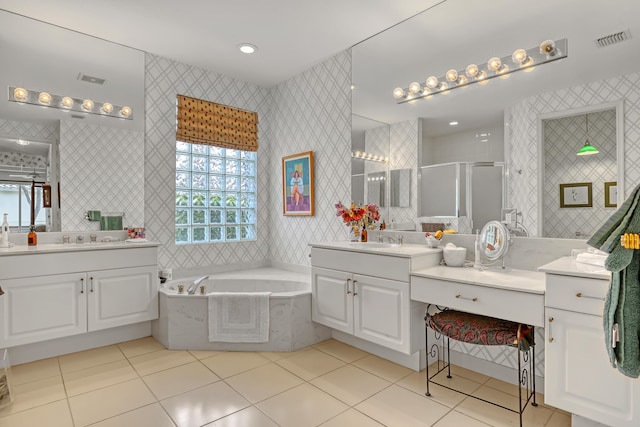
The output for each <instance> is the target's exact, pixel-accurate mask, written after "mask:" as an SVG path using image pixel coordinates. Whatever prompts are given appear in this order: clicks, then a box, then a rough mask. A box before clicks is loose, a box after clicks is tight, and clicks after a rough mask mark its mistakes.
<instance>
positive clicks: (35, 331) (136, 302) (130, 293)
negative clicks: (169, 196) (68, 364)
mask: <svg viewBox="0 0 640 427" xmlns="http://www.w3.org/2000/svg"><path fill="white" fill-rule="evenodd" d="M156 259H157V249H156V247H144V248H142V247H141V248H124V247H123V248H122V249H115V248H109V249H108V250H78V251H68V250H67V251H65V252H47V251H44V250H43V251H38V252H33V253H27V254H18V255H15V256H14V255H12V256H8V255H3V256H0V271H2V272H3V275H2V277H3V278H2V279H1V280H0V287H1V288H2V290H3V292H4V294H3V295H1V296H0V322H1V323H0V347H14V346H19V345H23V344H30V343H35V342H40V341H46V340H51V339H55V338H61V337H66V336H71V335H76V334H81V333H85V332H90V331H97V330H101V329H106V328H112V327H116V326H122V325H128V324H132V323H137V322H143V321H147V320H152V319H156V318H157V317H158V302H157V301H158V296H157V293H158V278H157V276H158V272H157V261H156Z"/></svg>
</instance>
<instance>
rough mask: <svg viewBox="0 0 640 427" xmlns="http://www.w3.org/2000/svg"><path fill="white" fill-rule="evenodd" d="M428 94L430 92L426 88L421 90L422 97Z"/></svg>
mask: <svg viewBox="0 0 640 427" xmlns="http://www.w3.org/2000/svg"><path fill="white" fill-rule="evenodd" d="M430 93H431V91H430V90H429V88H426V87H425V88H424V89H423V90H422V96H427V95H429V94H430Z"/></svg>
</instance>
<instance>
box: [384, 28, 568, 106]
mask: <svg viewBox="0 0 640 427" xmlns="http://www.w3.org/2000/svg"><path fill="white" fill-rule="evenodd" d="M567 48H568V42H567V39H566V38H565V39H559V40H545V41H543V42H542V43H540V45H539V46H536V47H532V48H529V49H516V50H515V51H514V52H513V54H511V55H507V56H504V57H502V58H498V57H497V56H496V57H493V58H491V59H489V60H488V61H487V62H485V63H484V64H479V65H478V64H469V65H468V66H467V67H466V68H464V69H463V70H456V69H453V68H452V69H450V70H449V71H447V72H446V74H445V75H444V76H443V77H440V78H438V77H436V76H429V77H427V78H426V80H425V82H424V83H419V82H417V81H416V82H413V83H410V84H409V86H408V87H407V88H406V89H403V88H401V87H397V88H395V89H394V90H393V97H394V98H395V99H397V100H398V104H403V103H405V102H409V103H414V102H416V101H417V100H418V99H420V98H424V99H429V98H431V97H432V96H433V95H435V94H438V93H441V94H443V95H446V94H448V93H449V91H451V90H453V89H457V88H460V87H467V86H469V85H471V84H473V83H478V84H481V85H485V84H487V83H489V80H491V79H493V78H496V77H499V78H501V79H506V78H508V77H509V76H510V75H511V73H514V72H516V71H533V69H534V68H535V67H536V66H537V65H542V64H547V63H549V62H553V61H557V60H559V59H562V58H566V57H567Z"/></svg>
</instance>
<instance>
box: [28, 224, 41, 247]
mask: <svg viewBox="0 0 640 427" xmlns="http://www.w3.org/2000/svg"><path fill="white" fill-rule="evenodd" d="M37 244H38V235H37V234H36V226H35V225H32V226H31V227H30V228H29V234H27V245H28V246H36V245H37Z"/></svg>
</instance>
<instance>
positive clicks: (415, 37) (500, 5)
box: [0, 0, 640, 136]
mask: <svg viewBox="0 0 640 427" xmlns="http://www.w3.org/2000/svg"><path fill="white" fill-rule="evenodd" d="M0 9H4V10H6V11H9V12H13V13H17V14H21V15H23V16H26V17H32V18H34V19H38V20H41V21H44V22H47V23H52V24H55V25H58V26H61V27H64V28H69V29H72V30H75V31H78V32H81V33H83V34H88V35H92V36H96V37H99V38H102V39H104V40H109V41H113V42H115V43H119V44H122V45H125V46H129V47H132V48H134V49H138V50H141V51H146V52H150V53H153V54H157V55H160V56H163V57H167V58H172V59H175V60H178V61H181V62H184V63H188V64H192V65H195V66H199V67H202V68H206V69H209V70H212V71H215V72H218V73H221V74H224V75H228V76H233V77H235V78H237V79H239V80H242V81H246V82H249V83H253V84H257V85H260V86H263V87H272V86H274V85H277V84H279V83H281V82H283V81H285V80H287V79H289V78H291V77H293V76H295V75H297V74H299V73H300V72H302V71H305V70H307V69H309V68H310V67H312V66H313V65H315V64H317V63H319V62H321V61H323V60H324V59H326V58H329V57H331V56H333V55H335V54H336V53H338V52H341V51H344V50H345V49H347V48H349V47H352V46H353V50H352V52H353V83H354V84H355V90H354V92H353V112H354V113H355V114H357V115H360V116H363V117H368V118H371V119H374V120H377V121H380V122H385V123H396V122H399V121H403V120H407V119H411V118H417V117H421V118H425V123H426V126H425V127H423V130H424V131H425V133H426V134H427V135H431V136H438V135H442V134H446V133H451V132H452V130H451V129H450V128H449V127H448V123H449V121H451V120H457V121H459V122H460V125H459V127H457V131H463V130H465V129H477V128H478V127H480V126H482V125H483V124H486V123H501V121H502V115H503V111H504V108H505V107H506V106H508V105H512V104H514V103H517V102H519V101H520V100H522V99H524V98H526V97H529V96H532V95H535V94H538V93H541V92H547V91H554V90H558V89H561V88H565V87H569V86H573V85H577V84H581V83H585V82H592V81H597V80H600V79H603V78H609V77H613V76H618V75H622V74H627V73H630V72H636V71H640V55H638V52H640V20H638V19H637V17H638V16H640V1H638V0H609V1H608V2H606V6H603V2H602V1H601V0H562V1H557V0H536V1H535V2H532V1H530V0H491V1H484V2H478V1H475V2H470V1H469V0H446V1H441V0H403V1H388V0H349V1H339V0H324V1H322V2H320V1H300V0H271V1H269V2H265V1H256V0H235V1H226V2H220V1H218V2H215V1H210V0H182V1H180V2H177V1H175V0H137V1H133V2H132V1H124V0H110V1H102V2H88V1H86V0H57V1H55V2H52V1H50V0H29V1H24V0H0ZM423 10H426V12H424V13H421V14H419V15H417V16H415V17H413V18H411V19H408V18H410V17H412V16H414V15H416V14H417V13H419V12H420V11H423ZM404 20H406V21H405V22H403V23H402V24H400V25H397V26H394V25H395V24H397V23H399V22H401V21H404ZM390 27H391V28H390ZM387 28H390V29H388V30H387V31H384V32H382V33H381V34H378V33H379V32H381V31H383V30H385V29H387ZM621 30H629V31H630V34H631V39H630V40H627V41H625V42H623V43H620V44H617V45H613V46H610V47H607V48H598V47H596V45H595V43H594V40H595V39H596V38H598V37H601V36H603V35H607V34H610V33H613V32H617V31H621ZM18 34H19V32H18ZM374 35H375V37H372V36H374ZM6 36H7V34H6V33H5V34H2V29H1V28H0V38H4V37H6ZM27 37H28V34H27ZM565 37H566V38H567V39H568V41H569V57H568V58H567V59H563V60H561V61H557V62H554V63H551V64H548V65H544V66H540V67H536V69H535V71H533V72H531V73H515V74H513V75H512V76H511V77H510V78H509V79H506V80H500V79H494V80H492V81H491V82H490V83H489V84H488V85H486V86H479V85H472V86H470V87H468V88H466V89H464V90H463V89H459V90H454V91H451V93H450V94H449V95H446V96H444V95H438V96H436V97H434V98H433V99H431V100H429V101H420V102H418V103H416V104H414V105H409V104H401V105H398V104H397V103H396V101H395V100H394V99H393V97H392V95H391V91H392V90H393V88H394V87H398V86H402V87H406V86H408V84H409V83H410V82H412V81H420V82H423V81H424V79H425V78H426V77H427V76H428V75H435V76H437V77H440V76H442V75H444V73H445V72H446V71H447V70H448V69H450V68H457V69H462V68H464V67H465V66H466V65H467V64H468V63H471V62H475V63H483V62H485V61H487V59H488V58H489V57H491V56H505V55H509V54H510V53H511V52H513V51H514V50H515V49H516V48H520V47H522V48H529V47H533V46H537V45H539V44H540V42H541V41H542V40H545V39H559V38H565ZM244 42H248V43H252V44H255V45H257V46H258V52H257V53H255V54H253V55H244V54H241V53H240V52H239V50H238V49H237V46H238V44H240V43H244ZM91 53H92V55H91V56H90V55H86V56H87V57H94V56H96V54H97V55H100V54H101V53H102V51H100V52H91ZM102 56H108V54H106V55H105V54H103V55H102ZM85 59H86V58H85ZM92 61H93V60H92ZM95 62H96V63H98V62H97V61H95ZM85 68H87V67H85ZM81 71H86V70H85V69H83V70H81ZM142 108H143V107H142V106H141V107H138V108H137V109H136V111H141V109H142Z"/></svg>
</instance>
